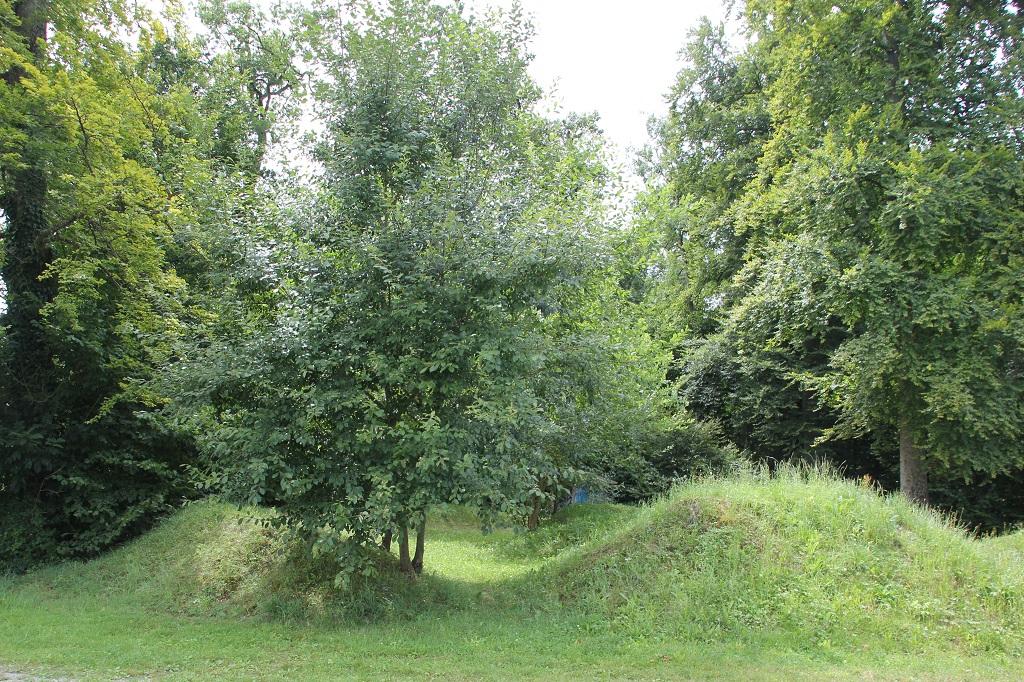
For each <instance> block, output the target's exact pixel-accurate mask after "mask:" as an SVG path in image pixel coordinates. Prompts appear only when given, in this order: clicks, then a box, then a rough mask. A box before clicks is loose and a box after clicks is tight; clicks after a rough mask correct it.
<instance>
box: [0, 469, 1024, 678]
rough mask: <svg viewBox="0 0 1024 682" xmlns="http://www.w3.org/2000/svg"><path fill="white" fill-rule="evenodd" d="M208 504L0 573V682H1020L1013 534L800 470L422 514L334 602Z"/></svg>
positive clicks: (1019, 561) (314, 575) (1019, 560)
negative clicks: (37, 566) (533, 508)
mask: <svg viewBox="0 0 1024 682" xmlns="http://www.w3.org/2000/svg"><path fill="white" fill-rule="evenodd" d="M302 557H303V555H302V553H301V552H298V551H296V548H295V547H292V546H288V545H286V544H285V543H284V542H283V541H282V540H281V539H280V537H279V536H278V535H277V533H276V532H275V531H273V530H272V529H270V528H266V527H263V526H261V525H259V524H255V523H253V522H252V521H251V520H250V519H249V515H247V514H242V513H240V512H238V511H237V510H235V509H233V508H231V507H226V506H223V505H217V504H213V503H203V504H196V505H192V506H190V507H188V508H186V509H184V510H183V511H182V512H180V513H179V514H177V515H175V516H174V517H172V518H170V519H168V521H167V522H165V523H164V524H163V525H161V526H160V527H159V528H158V529H156V530H155V531H153V532H152V533H150V534H148V535H147V536H145V537H144V538H141V539H140V540H139V541H137V542H135V543H132V544H130V545H128V546H125V547H123V548H121V549H119V550H117V551H115V552H112V553H111V554H109V555H107V556H105V557H103V558H101V559H99V560H96V561H92V562H88V563H75V564H66V565H63V566H58V567H52V568H49V569H45V570H41V571H38V572H35V573H33V574H30V575H28V576H24V577H21V578H17V579H6V580H0V678H2V671H3V670H4V669H5V668H6V669H26V670H32V671H35V672H37V673H39V672H42V673H43V674H46V673H47V671H52V672H51V674H53V675H55V676H56V675H57V674H58V673H59V674H64V675H67V674H71V675H74V676H75V677H77V678H81V679H116V678H121V677H126V676H133V675H141V676H146V677H151V678H154V679H169V680H177V679H227V680H234V679H311V680H317V679H324V680H328V679H339V680H341V679H430V678H431V677H432V676H433V677H438V678H443V679H456V680H457V679H474V680H476V679H480V680H485V679H580V678H582V677H594V676H597V677H600V678H602V679H722V680H728V679H779V678H786V679H864V678H865V676H867V677H869V678H873V679H909V678H910V677H911V676H913V677H914V678H915V679H935V680H947V679H985V680H988V679H1020V678H1022V677H1024V664H1022V662H1021V660H1022V659H1021V656H1020V655H1021V654H1022V653H1024V627H1022V626H1024V623H1022V620H1024V534H1022V533H1019V532H1018V533H1016V534H1013V535H1009V536H1003V537H998V538H981V539H978V538H972V537H969V536H967V535H966V534H965V533H964V532H963V531H962V530H961V529H958V528H957V527H955V526H953V525H951V524H950V523H948V522H947V521H944V520H943V519H941V518H938V517H936V516H935V515H933V514H931V513H929V512H926V511H923V510H921V509H918V508H916V507H914V506H913V505H910V504H908V503H906V502H904V501H903V500H902V499H901V498H899V497H894V498H884V499H883V498H880V497H879V496H878V495H876V494H875V493H874V492H873V491H871V490H866V489H863V488H860V487H858V486H856V485H855V484H853V483H850V482H843V481H838V480H835V479H834V478H831V477H829V476H825V475H819V474H815V473H813V472H810V473H808V472H803V473H801V472H796V471H787V472H783V473H782V474H780V475H777V476H775V477H768V476H765V475H755V474H749V473H748V474H745V475H743V476H738V477H735V478H730V479H724V480H722V479H719V480H708V481H703V482H698V483H693V484H688V485H685V486H682V487H680V488H678V489H677V490H676V491H675V492H674V493H673V494H672V495H671V496H669V497H668V498H667V499H665V500H662V501H659V502H658V503H656V504H653V505H650V506H647V507H643V508H634V507H623V506H618V505H579V506H576V507H570V508H568V509H565V510H562V511H561V512H560V513H559V515H558V516H557V517H556V518H554V519H551V520H549V521H548V522H546V523H545V524H543V525H542V526H541V528H539V529H538V530H537V531H534V532H531V533H525V532H518V533H516V532H513V531H511V530H504V531H499V532H495V533H493V534H490V535H487V536H484V535H482V534H481V533H480V531H479V528H478V524H477V522H476V521H475V519H474V518H473V517H471V516H470V515H468V514H465V513H463V512H454V513H450V514H447V515H435V517H434V518H432V519H431V522H430V532H429V534H428V553H427V562H428V565H427V570H426V572H425V574H424V576H423V578H422V579H421V580H419V581H418V582H416V583H415V584H410V583H409V582H408V581H406V580H405V579H404V578H402V577H400V576H398V575H397V574H396V573H395V571H394V566H393V564H394V562H393V561H390V560H388V559H383V560H382V562H381V571H380V576H379V578H378V579H377V580H375V581H374V582H372V583H364V584H357V585H355V586H354V587H353V588H352V589H351V590H350V591H348V592H345V591H341V590H339V589H338V588H335V587H334V583H333V573H334V571H333V570H332V567H331V566H330V565H329V564H328V563H327V562H324V561H311V560H308V559H304V558H302Z"/></svg>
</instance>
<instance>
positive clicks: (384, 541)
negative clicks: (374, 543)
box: [380, 528, 392, 552]
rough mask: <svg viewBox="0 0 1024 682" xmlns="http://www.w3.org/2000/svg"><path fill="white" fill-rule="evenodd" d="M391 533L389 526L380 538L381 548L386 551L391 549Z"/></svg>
mask: <svg viewBox="0 0 1024 682" xmlns="http://www.w3.org/2000/svg"><path fill="white" fill-rule="evenodd" d="M391 535H392V531H391V529H390V528H389V529H387V530H386V531H384V535H383V536H382V537H381V539H380V548H381V549H382V550H384V551H385V552H390V551H391Z"/></svg>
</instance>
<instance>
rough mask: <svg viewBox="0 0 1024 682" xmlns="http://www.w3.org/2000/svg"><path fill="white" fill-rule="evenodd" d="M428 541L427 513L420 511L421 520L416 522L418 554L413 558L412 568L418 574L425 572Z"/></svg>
mask: <svg viewBox="0 0 1024 682" xmlns="http://www.w3.org/2000/svg"><path fill="white" fill-rule="evenodd" d="M426 542H427V513H426V512H420V519H419V522H418V523H417V524H416V554H415V556H413V558H412V570H414V571H416V575H419V574H420V573H422V572H423V550H424V548H425V546H426Z"/></svg>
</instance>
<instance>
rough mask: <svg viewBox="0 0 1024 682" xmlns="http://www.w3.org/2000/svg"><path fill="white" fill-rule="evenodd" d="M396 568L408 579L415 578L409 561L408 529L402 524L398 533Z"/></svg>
mask: <svg viewBox="0 0 1024 682" xmlns="http://www.w3.org/2000/svg"><path fill="white" fill-rule="evenodd" d="M398 568H399V569H400V570H401V571H402V573H404V574H406V575H407V576H409V577H410V578H412V577H415V576H416V573H415V572H414V571H413V569H412V560H410V559H409V527H408V526H406V525H405V524H404V523H403V524H402V526H401V530H400V531H399V533H398Z"/></svg>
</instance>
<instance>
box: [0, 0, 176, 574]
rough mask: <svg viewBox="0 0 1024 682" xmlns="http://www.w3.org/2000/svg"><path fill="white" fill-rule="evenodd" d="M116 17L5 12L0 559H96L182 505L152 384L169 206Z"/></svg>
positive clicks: (164, 344) (67, 10)
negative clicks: (176, 501) (146, 381)
mask: <svg viewBox="0 0 1024 682" xmlns="http://www.w3.org/2000/svg"><path fill="white" fill-rule="evenodd" d="M145 21H146V16H145V15H144V14H142V13H139V14H135V13H132V12H131V11H129V10H128V9H127V8H126V7H125V6H122V5H121V4H119V3H100V2H95V3H94V2H85V3H81V2H78V3H64V2H58V1H56V0H54V1H50V2H46V1H41V0H40V1H27V0H22V1H21V2H14V3H10V2H0V31H2V33H3V50H2V57H0V60H2V61H0V71H2V72H3V79H2V81H0V210H2V219H0V246H2V258H0V275H2V278H3V282H4V285H5V287H6V304H7V309H6V312H5V313H4V314H3V317H2V319H0V324H2V329H3V335H2V336H0V377H2V379H0V491H2V493H3V494H2V497H0V508H2V510H3V511H2V514H0V518H2V519H3V522H2V523H0V537H2V541H0V547H2V552H3V554H2V556H0V562H2V563H4V564H5V565H9V566H15V567H24V566H25V565H28V564H31V563H34V562H37V561H40V560H46V559H56V558H62V557H69V556H81V555H88V554H91V553H94V552H96V551H98V550H100V549H102V548H104V547H107V546H109V545H111V544H113V543H115V542H118V541H120V540H122V539H124V538H126V537H128V536H130V535H131V534H133V533H135V532H138V531H139V530H140V529H142V528H144V527H146V526H147V525H148V524H149V523H150V522H151V520H152V519H153V517H154V515H155V513H157V512H160V511H163V510H165V509H167V508H168V507H169V505H170V504H171V502H172V501H173V500H174V499H176V498H177V497H178V496H179V495H181V493H182V490H183V480H182V478H181V477H180V472H179V465H180V464H181V463H182V462H183V460H184V459H185V458H187V457H188V455H189V452H190V449H189V445H188V442H187V439H185V438H184V436H183V434H181V433H180V432H179V431H178V430H177V429H175V428H174V427H173V425H172V424H170V423H169V422H167V421H165V420H163V419H162V418H161V417H160V416H159V414H157V412H156V410H155V409H153V408H155V406H156V405H157V403H158V402H159V401H158V397H157V396H154V395H152V393H151V392H150V391H148V390H147V389H146V387H145V386H144V384H143V381H144V379H145V378H146V377H147V376H148V374H149V373H150V372H151V370H152V368H153V367H154V366H155V365H156V364H159V363H160V362H161V361H162V360H163V358H164V357H165V355H166V352H167V351H168V349H169V347H170V345H169V342H170V340H171V339H172V338H173V337H174V336H175V335H176V334H177V332H178V325H177V316H178V313H179V311H180V306H179V304H178V294H179V293H180V291H181V287H182V282H181V280H180V279H178V278H177V277H176V276H175V275H174V273H173V272H172V271H170V269H169V268H168V267H167V266H166V262H165V259H164V251H163V247H164V245H165V244H166V243H167V242H168V241H169V228H168V221H167V217H168V215H170V214H171V213H173V210H172V207H171V204H172V201H171V198H170V196H169V194H168V192H167V191H166V187H165V185H164V184H163V183H162V181H161V178H160V176H159V175H158V173H157V172H155V171H154V170H153V167H154V165H156V163H155V155H156V148H155V138H154V134H153V130H154V125H156V127H159V122H158V121H154V119H153V116H152V99H153V97H152V92H151V90H150V89H149V88H148V87H147V84H146V83H145V82H144V81H143V80H141V79H139V78H137V77H136V76H134V75H132V74H131V73H130V68H129V65H130V64H131V62H132V54H131V51H130V50H129V49H128V47H126V45H125V43H124V42H123V40H122V38H121V36H122V35H123V33H124V32H125V31H130V30H132V29H133V27H135V26H138V25H141V24H143V23H144V22H145Z"/></svg>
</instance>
